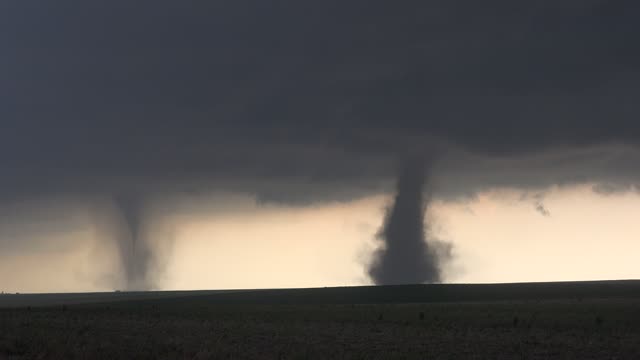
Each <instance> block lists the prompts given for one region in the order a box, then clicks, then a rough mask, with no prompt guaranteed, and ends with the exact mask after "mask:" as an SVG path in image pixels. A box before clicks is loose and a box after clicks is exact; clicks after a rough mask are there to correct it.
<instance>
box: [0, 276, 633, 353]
mask: <svg viewBox="0 0 640 360" xmlns="http://www.w3.org/2000/svg"><path fill="white" fill-rule="evenodd" d="M0 307H2V308H0V359H5V358H9V359H11V358H16V359H19V358H43V359H48V358H56V359H74V358H88V359H120V358H126V359H130V358H132V359H135V358H139V359H146V358H148V359H153V358H179V359H184V358H186V359H192V358H195V359H208V358H216V359H218V358H223V359H224V358H230V359H238V358H246V359H261V358H263V359H272V358H286V359H305V358H321V359H326V358H360V359H371V358H380V359H395V358H416V359H520V358H525V359H550V358H551V359H640V282H604V283H560V284H511V285H439V286H399V287H379V288H372V287H364V288H329V289H301V290H263V291H239V292H173V293H171V292H155V293H104V294H72V295H53V294H48V295H3V296H0Z"/></svg>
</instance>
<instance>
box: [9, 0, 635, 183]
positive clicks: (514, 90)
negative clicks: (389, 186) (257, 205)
mask: <svg viewBox="0 0 640 360" xmlns="http://www.w3.org/2000/svg"><path fill="white" fill-rule="evenodd" d="M639 8H640V5H637V3H636V2H632V1H535V2H533V1H532V2H528V3H525V4H518V5H517V6H516V5H515V4H512V3H511V2H508V1H490V2H483V3H482V4H480V3H477V2H472V1H453V2H451V1H434V2H427V3H425V2H418V1H409V2H404V3H403V4H394V5H391V4H389V3H388V2H386V1H384V2H383V1H367V2H364V1H350V2H338V1H327V2H318V3H314V4H302V3H299V2H294V1H279V2H278V1H277V2H273V3H268V4H267V3H264V2H259V1H245V2H226V1H222V2H215V3H199V4H181V3H178V2H169V1H155V2H146V3H145V2H136V3H131V2H124V1H115V2H101V3H99V4H97V3H82V2H70V1H62V2H55V3H52V2H45V1H31V2H10V3H7V4H4V5H3V9H2V15H0V16H2V17H3V19H2V22H1V23H2V27H3V29H1V30H2V31H1V33H2V38H1V39H0V41H1V46H2V50H3V53H4V54H5V55H4V56H3V58H2V67H0V76H1V77H2V84H3V85H2V97H1V99H2V100H0V101H1V102H2V109H3V110H2V118H3V127H4V131H2V135H1V136H2V139H1V140H2V141H1V144H2V145H1V146H2V147H3V149H2V150H3V151H2V160H3V161H2V163H3V164H4V166H5V167H6V169H7V170H8V172H10V173H13V174H14V176H15V177H20V178H21V179H29V180H31V181H30V182H32V183H33V184H31V185H32V186H31V188H38V187H40V186H41V184H42V183H51V182H53V183H61V182H66V181H68V178H71V179H80V178H84V177H90V176H95V177H102V176H107V175H108V176H166V175H170V176H175V177H182V178H189V179H193V178H194V177H197V176H204V177H212V176H221V175H226V176H231V177H246V176H258V177H268V176H274V177H281V176H289V177H295V176H311V175H313V176H320V177H321V176H325V177H326V178H329V179H336V178H338V179H340V178H343V177H345V176H348V175H351V174H358V173H359V171H358V170H357V169H358V167H360V166H361V165H360V164H359V163H358V161H357V160H356V163H357V165H353V164H350V163H349V164H345V163H342V162H341V159H342V158H341V156H340V155H339V154H336V151H335V149H340V150H342V151H343V152H346V153H348V155H349V156H350V157H352V158H358V157H363V158H373V159H379V158H382V157H384V156H388V155H389V153H393V152H394V151H403V150H404V149H403V148H404V147H405V145H406V144H407V142H408V141H411V142H424V141H425V137H427V136H429V137H430V138H429V139H431V138H437V139H443V140H444V141H446V142H449V143H452V144H456V145H458V146H460V147H463V148H466V149H469V150H470V151H472V152H474V153H479V154H489V155H504V154H508V155H510V154H514V153H518V152H522V151H536V150H541V149H544V148H546V147H548V146H575V147H577V146H589V145H596V144H600V143H607V142H612V141H619V142H627V143H633V144H635V143H636V142H637V140H638V137H639V136H640V126H639V125H637V121H636V118H637V114H638V113H639V110H640V108H639V107H640V105H639V104H638V102H637V101H636V100H637V98H638V85H639V84H640V75H638V74H639V73H638V64H639V63H640V61H639V60H640V51H638V45H637V44H636V41H634V39H635V38H636V37H637V36H638V35H640V26H639V25H637V22H636V21H635V19H636V15H638V10H639ZM265 149H266V150H265ZM309 149H312V150H314V149H320V153H318V154H315V155H313V157H312V155H309V154H308V152H309ZM324 150H326V153H322V151H324ZM305 155H306V156H309V158H311V159H312V160H313V161H305V159H304V156H305ZM376 168H377V167H376V166H372V167H371V169H376ZM371 169H369V168H367V170H368V171H372V170H371ZM385 170H386V171H387V173H386V174H384V175H389V174H390V173H391V172H392V170H391V169H390V167H389V166H387V168H386V169H385ZM315 171H318V172H321V173H320V174H315V173H314V172H315ZM380 172H382V171H380ZM45 175H47V176H48V178H47V180H46V181H44V179H42V177H43V176H45ZM371 175H376V174H371ZM9 177H10V179H8V180H11V176H9ZM34 178H36V179H35V180H34ZM16 183H17V184H15V183H9V184H11V185H14V186H18V187H20V185H22V186H24V187H27V184H25V183H24V182H23V181H17V182H16ZM27 190H30V189H29V188H28V189H27Z"/></svg>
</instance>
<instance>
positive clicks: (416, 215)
mask: <svg viewBox="0 0 640 360" xmlns="http://www.w3.org/2000/svg"><path fill="white" fill-rule="evenodd" d="M430 170H431V169H430V168H428V167H427V166H426V163H425V161H424V160H422V159H411V160H409V161H406V162H405V164H404V166H403V167H402V168H401V171H400V173H399V176H398V180H397V183H396V195H395V198H394V201H393V204H392V206H391V207H390V208H389V209H388V210H387V213H386V216H385V220H384V224H383V225H382V228H381V229H380V230H379V232H378V234H377V238H378V240H379V241H380V247H379V248H378V250H377V251H376V252H375V253H374V254H373V259H372V261H371V263H370V266H369V269H368V272H369V276H370V278H371V280H373V282H374V283H375V284H377V285H400V284H422V283H439V282H441V281H442V271H441V266H442V265H443V262H444V261H445V260H446V256H447V251H444V252H443V251H441V250H442V249H445V250H447V249H450V248H448V247H447V246H445V245H446V244H445V243H443V242H441V241H439V240H437V239H432V238H430V236H428V234H429V232H428V231H429V226H428V224H425V212H426V210H428V209H429V202H430V201H431V198H432V191H431V189H430V184H429V181H428V180H429V175H430V173H429V171H430Z"/></svg>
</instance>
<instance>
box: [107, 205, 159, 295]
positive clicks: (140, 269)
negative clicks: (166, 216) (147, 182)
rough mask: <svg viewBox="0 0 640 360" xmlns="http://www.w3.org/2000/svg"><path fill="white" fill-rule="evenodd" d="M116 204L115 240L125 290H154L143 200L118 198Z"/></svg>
mask: <svg viewBox="0 0 640 360" xmlns="http://www.w3.org/2000/svg"><path fill="white" fill-rule="evenodd" d="M113 203H114V205H115V209H116V212H117V214H116V215H118V216H117V217H118V219H117V220H118V221H116V224H118V225H117V227H118V228H117V229H116V230H117V231H114V237H115V241H116V244H117V247H118V254H119V258H120V263H121V266H122V276H123V284H122V285H123V287H124V290H126V291H143V290H152V289H153V288H154V284H153V277H152V273H151V272H152V270H151V265H152V255H153V253H152V251H151V250H152V249H151V246H150V244H149V242H148V239H146V236H145V233H144V219H145V217H144V207H143V205H144V204H143V200H142V199H141V198H140V197H139V196H137V195H132V194H116V195H114V196H113Z"/></svg>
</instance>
